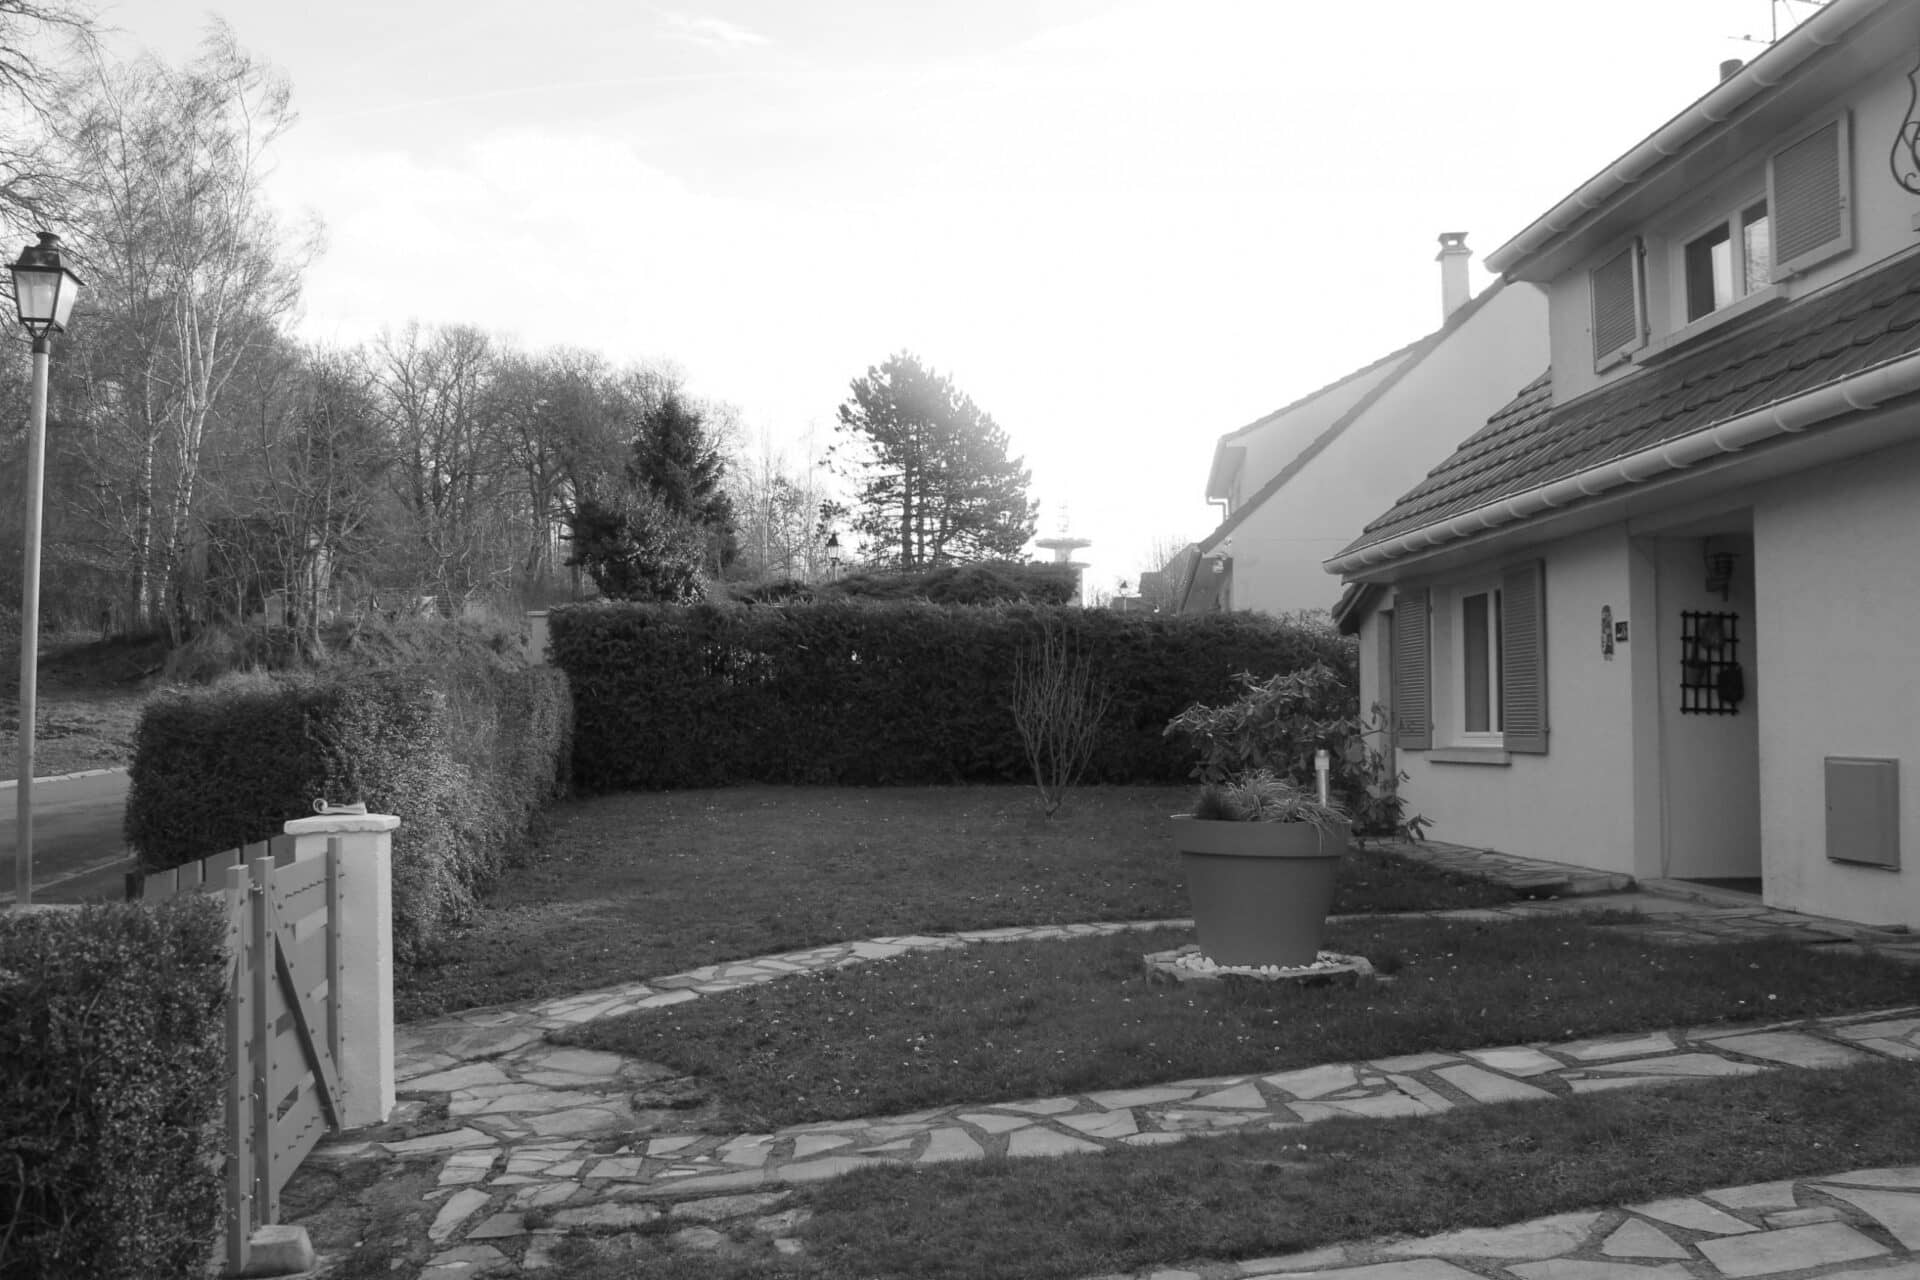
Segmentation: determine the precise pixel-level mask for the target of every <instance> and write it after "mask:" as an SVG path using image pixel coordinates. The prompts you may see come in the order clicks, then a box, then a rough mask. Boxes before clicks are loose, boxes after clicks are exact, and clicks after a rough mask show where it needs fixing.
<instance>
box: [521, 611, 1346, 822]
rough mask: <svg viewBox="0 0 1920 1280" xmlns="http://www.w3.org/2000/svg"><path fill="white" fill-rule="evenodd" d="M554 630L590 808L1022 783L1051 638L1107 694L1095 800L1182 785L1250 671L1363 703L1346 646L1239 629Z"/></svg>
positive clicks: (1328, 631) (879, 622) (1236, 617)
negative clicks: (623, 799) (1208, 723)
mask: <svg viewBox="0 0 1920 1280" xmlns="http://www.w3.org/2000/svg"><path fill="white" fill-rule="evenodd" d="M548 626H549V636H550V643H551V654H552V661H553V662H554V663H555V664H556V665H557V666H559V667H561V668H562V669H563V670H565V671H566V673H567V676H568V678H569V680H570V681H571V683H572V687H573V693H574V705H575V713H576V717H577V725H576V731H575V732H576V736H575V755H574V781H575V782H576V783H577V784H578V785H579V786H580V787H582V788H583V789H586V790H593V791H608V790H618V789H623V788H637V789H665V788H674V787H706V786H723V785H728V784H733V783H748V782H760V783H776V784H782V785H818V784H834V785H856V786H867V785H883V784H905V783H960V782H1023V781H1027V780H1028V778H1029V774H1028V765H1027V760H1026V756H1025V753H1024V750H1023V748H1022V746H1021V741H1020V735H1019V731H1018V728H1017V726H1016V724H1015V722H1014V718H1013V714H1012V710H1011V703H1012V698H1013V679H1014V671H1015V668H1016V665H1017V662H1018V659H1019V654H1020V652H1021V647H1022V645H1023V644H1032V643H1035V642H1038V641H1039V640H1040V639H1041V638H1042V637H1043V636H1044V635H1045V634H1046V633H1047V631H1048V629H1049V628H1052V629H1053V631H1054V632H1055V633H1056V634H1058V635H1059V636H1061V637H1063V638H1064V639H1065V641H1066V642H1068V643H1070V644H1071V645H1073V646H1074V647H1075V648H1076V649H1077V650H1078V651H1079V652H1082V653H1084V654H1086V655H1087V658H1088V660H1089V662H1090V664H1091V669H1092V670H1093V672H1094V673H1095V675H1096V677H1097V678H1098V679H1099V680H1100V681H1102V682H1103V683H1104V684H1105V685H1106V686H1107V688H1109V689H1110V690H1111V691H1112V693H1113V703H1112V707H1111V709H1110V710H1109V712H1108V714H1107V716H1106V718H1105V720H1104V721H1103V724H1102V731H1101V734H1100V739H1099V742H1098V744H1097V745H1096V747H1095V749H1094V752H1093V756H1092V759H1091V761H1090V762H1089V765H1088V768H1087V772H1086V780H1087V781H1089V782H1104V783H1116V784H1118V783H1155V782H1183V781H1185V780H1186V778H1187V775H1188V771H1189V769H1190V767H1191V761H1190V758H1189V756H1188V755H1187V753H1186V752H1185V751H1183V750H1182V749H1181V748H1180V747H1179V746H1178V745H1177V744H1174V743H1170V742H1168V741H1166V740H1165V739H1164V738H1163V737H1162V736H1161V731H1162V729H1163V727H1164V726H1165V725H1166V723H1167V721H1168V720H1169V719H1171V718H1172V717H1173V716H1175V715H1176V714H1178V713H1179V712H1180V711H1181V710H1183V709H1184V708H1186V707H1188V706H1190V705H1192V704H1193V703H1194V702H1196V701H1221V700H1224V699H1225V698H1227V697H1229V696H1231V695H1232V693H1233V691H1234V684H1233V677H1234V675H1235V674H1236V673H1238V672H1242V671H1253V672H1255V673H1259V674H1263V675H1271V674H1275V673H1279V672H1286V671H1294V670H1299V669H1302V668H1305V667H1310V666H1312V665H1313V664H1314V663H1316V662H1325V663H1327V664H1329V665H1330V666H1332V667H1333V668H1335V669H1336V670H1338V671H1340V672H1342V673H1344V674H1345V676H1346V678H1347V680H1346V685H1345V687H1344V688H1343V689H1342V690H1339V691H1336V692H1334V693H1331V694H1329V698H1330V700H1331V701H1332V702H1334V703H1336V704H1338V705H1337V706H1330V707H1329V708H1328V711H1327V715H1328V717H1329V718H1332V717H1335V716H1338V715H1340V714H1344V713H1345V710H1344V709H1350V708H1347V704H1349V703H1350V702H1351V701H1352V694H1351V692H1349V691H1350V690H1351V689H1352V687H1353V682H1352V673H1353V669H1354V647H1353V642H1352V641H1351V640H1349V639H1345V638H1343V637H1341V636H1339V635H1337V634H1336V633H1335V632H1334V631H1333V630H1332V628H1330V627H1325V626H1318V625H1314V624H1311V623H1300V622H1293V621H1276V620H1274V619H1270V618H1266V617H1263V616H1258V615H1254V614H1245V613H1233V614H1209V615H1203V616H1191V617H1182V616H1162V615H1153V614H1126V613H1119V612H1115V611H1111V610H1105V609H1080V608H1073V607H1056V606H1045V605H999V606H991V607H966V606H953V607H942V606H938V605H933V604H925V603H910V602H909V603H901V602H887V603H856V602H849V601H819V602H813V603H803V604H791V605H784V606H777V607H774V606H742V605H735V606H728V607H719V606H714V605H696V606H692V607H689V608H679V607H673V606H666V605H640V604H596V605H575V606H570V607H567V608H562V609H557V610H555V611H554V612H553V613H552V614H551V615H550V617H549V619H548Z"/></svg>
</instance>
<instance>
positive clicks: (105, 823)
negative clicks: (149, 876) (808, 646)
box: [0, 769, 132, 903]
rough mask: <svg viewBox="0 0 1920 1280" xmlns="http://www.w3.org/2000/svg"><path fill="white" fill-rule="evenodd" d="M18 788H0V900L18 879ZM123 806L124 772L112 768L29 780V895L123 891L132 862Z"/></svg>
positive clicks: (66, 898) (95, 895) (54, 897)
mask: <svg viewBox="0 0 1920 1280" xmlns="http://www.w3.org/2000/svg"><path fill="white" fill-rule="evenodd" d="M17 795H18V788H16V787H15V786H14V785H13V784H11V783H9V784H8V785H6V786H4V787H0V903H8V902H12V901H13V899H14V885H15V884H16V883H17V881H16V878H15V877H16V875H17V871H16V869H15V866H14V863H15V850H16V846H17V844H18V842H19V838H20V837H19V828H18V826H17V822H16V818H15V814H16V813H17V811H18V804H19V801H18V799H17ZM126 807H127V771H126V770H125V769H112V770H108V771H106V772H104V773H92V774H87V775H83V776H81V777H76V778H66V779H62V780H60V781H53V780H49V779H46V778H40V779H36V780H35V782H34V784H33V900H34V901H35V902H90V901H94V900H96V899H100V898H114V899H118V898H120V897H122V896H124V895H125V893H126V881H125V878H124V877H125V874H126V872H127V870H128V869H129V868H130V867H131V865H132V864H131V859H130V855H129V853H128V851H127V846H126V841H125V840H124V839H123V838H122V837H121V834H120V820H121V816H122V814H123V813H124V812H125V810H126Z"/></svg>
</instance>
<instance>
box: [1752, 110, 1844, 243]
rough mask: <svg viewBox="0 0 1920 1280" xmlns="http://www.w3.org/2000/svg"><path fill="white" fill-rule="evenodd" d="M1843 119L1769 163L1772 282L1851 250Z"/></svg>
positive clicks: (1777, 155) (1778, 153) (1785, 150)
mask: <svg viewBox="0 0 1920 1280" xmlns="http://www.w3.org/2000/svg"><path fill="white" fill-rule="evenodd" d="M1851 191H1852V169H1851V165H1850V163H1849V151H1848V128H1847V117H1846V116H1844V115H1843V116H1841V117H1839V118H1838V119H1835V120H1829V121H1827V123H1825V124H1823V125H1821V126H1820V127H1819V128H1818V129H1815V130H1814V131H1813V132H1811V133H1809V134H1807V135H1806V136H1805V137H1803V138H1801V139H1799V140H1798V141H1796V142H1794V143H1793V144H1792V145H1790V146H1788V147H1786V148H1784V149H1782V150H1780V151H1777V152H1775V153H1774V155H1773V158H1772V160H1770V161H1769V162H1768V164H1767V205H1768V207H1769V209H1770V210H1771V211H1772V221H1773V227H1772V233H1773V278H1774V279H1775V280H1780V279H1783V278H1785V277H1786V276H1788V275H1790V274H1792V273H1794V272H1796V271H1805V270H1806V269H1807V268H1808V267H1811V266H1813V265H1815V264H1816V263H1820V262H1824V261H1826V260H1827V259H1828V258H1831V257H1833V256H1835V255H1836V254H1841V253H1845V252H1846V251H1847V250H1849V249H1851V248H1853V202H1852V198H1851Z"/></svg>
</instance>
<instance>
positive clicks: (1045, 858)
mask: <svg viewBox="0 0 1920 1280" xmlns="http://www.w3.org/2000/svg"><path fill="white" fill-rule="evenodd" d="M1191 795H1192V792H1191V789H1189V788H1186V787H1090V788H1084V789H1082V790H1080V791H1077V792H1076V793H1075V794H1074V796H1073V798H1072V799H1071V800H1070V801H1069V802H1068V805H1067V807H1066V808H1065V809H1064V810H1063V811H1062V812H1061V813H1060V814H1059V815H1058V816H1056V817H1055V818H1054V819H1052V820H1051V821H1048V820H1047V819H1045V818H1043V817H1042V816H1041V815H1040V811H1039V808H1038V806H1037V804H1036V802H1035V799H1034V796H1033V792H1032V791H1031V789H1029V788H1024V787H890V788H884V789H855V788H781V787H740V788H733V789H728V790H718V791H675V792H654V793H628V794H621V795H611V796H600V797H596V798H590V799H586V800H581V801H576V802H573V803H569V804H564V805H561V806H559V807H558V808H556V809H554V810H552V811H551V812H550V814H549V815H548V821H547V826H546V829H545V831H544V832H543V833H542V834H541V836H540V838H539V839H538V841H537V843H536V845H535V847H534V849H533V851H532V855H531V856H530V857H529V859H528V860H527V861H526V863H525V864H524V865H522V866H519V867H517V868H515V869H513V870H511V871H510V872H509V873H508V874H507V876H506V877H505V878H504V879H503V880H502V882H501V883H500V884H499V885H498V886H497V887H496V888H495V889H494V890H493V891H492V892H491V893H490V894H489V896H488V897H487V900H486V902H485V903H484V905H483V906H482V908H481V910H480V912H479V914H478V915H477V916H476V918H475V919H474V920H473V921H472V922H471V923H470V924H469V925H468V926H467V927H465V928H463V929H460V930H457V931H455V932H453V933H452V934H450V935H449V936H448V937H446V938H445V939H444V940H443V941H442V942H441V943H440V944H439V945H437V946H436V947H435V948H434V949H433V950H432V951H430V952H429V953H428V954H427V955H426V956H424V957H423V958H422V959H421V960H420V961H419V962H418V963H416V964H414V965H412V966H411V967H409V968H406V969H403V970H402V971H401V972H400V973H399V974H398V975H397V979H396V984H395V985H396V1001H397V1005H398V1014H399V1017H400V1018H401V1020H402V1021H406V1020H409V1019H415V1018H421V1017H427V1016H431V1015H433V1014H437V1013H445V1012H451V1011H454V1010H458V1009H467V1008H474V1007H477V1006H483V1005H490V1004H499V1003H504V1002H507V1001H521V1000H533V999H540V998H543V997H548V996H555V995H563V994H568V993H572V992H578V991H590V990H593V989H595V988H598V987H606V986H613V985H616V984H618V983H622V982H634V981H639V980H641V979H644V978H648V977H653V976H658V975H662V974H668V973H676V972H680V971H682V970H686V969H692V968H696V967H698V966H700V965H705V964H711V963H714V962H716V961H722V960H739V959H745V958H748V957H751V956H756V955H765V954H768V953H771V952H777V951H788V950H795V949H799V948H803V947H809V946H817V945H819V944H821V943H827V942H840V941H846V940H849V939H857V938H871V937H881V936H886V935H889V934H903V933H926V932H946V931H952V930H958V929H981V928H993V927H996V926H1001V925H1022V924H1059V923H1075V922H1081V921H1093V920H1152V919H1169V918H1179V917H1184V916H1185V915H1186V914H1187V911H1188V907H1187V901H1186V890H1185V886H1184V881H1183V880H1182V879H1181V874H1180V862H1179V858H1178V856H1177V855H1176V854H1175V853H1174V852H1173V850H1172V848H1171V842H1170V838H1169V836H1168V834H1167V822H1166V816H1167V815H1168V814H1170V813H1175V812H1179V811H1181V810H1183V809H1185V808H1186V806H1187V803H1188V801H1189V800H1190V799H1191ZM1511 897H1512V895H1511V893H1510V892H1509V891H1507V890H1504V889H1501V888H1498V887H1495V886H1491V885H1487V884H1484V883H1481V882H1478V881H1474V880H1471V879H1467V878H1465V877H1461V876H1458V875H1454V874H1452V873H1449V872H1445V871H1442V870H1440V869H1438V868H1434V867H1430V866H1427V865H1424V864H1420V863H1414V862H1410V861H1407V860H1405V859H1401V858H1396V857H1393V856H1391V855H1388V854H1383V853H1379V852H1374V851H1358V852H1355V853H1354V854H1352V855H1351V856H1349V857H1348V859H1347V860H1346V863H1345V864H1344V866H1343V872H1342V879H1341V883H1340V887H1339V891H1338V897H1337V899H1336V901H1335V904H1334V910H1335V911H1336V912H1374V911H1406V910H1418V909H1446V908H1454V907H1471V906H1484V905H1487V904H1490V903H1495V902H1503V901H1507V900H1509V899H1510V898H1511Z"/></svg>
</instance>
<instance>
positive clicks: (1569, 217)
mask: <svg viewBox="0 0 1920 1280" xmlns="http://www.w3.org/2000/svg"><path fill="white" fill-rule="evenodd" d="M1886 3H1887V0H1832V2H1831V3H1830V4H1828V5H1826V7H1824V8H1822V9H1820V10H1819V11H1818V12H1816V13H1815V14H1813V16H1812V17H1810V18H1808V19H1807V20H1806V21H1805V22H1802V23H1801V24H1800V25H1799V26H1797V27H1795V28H1794V29H1793V30H1792V31H1790V32H1788V33H1787V34H1786V35H1784V36H1782V37H1781V38H1780V40H1779V42H1778V43H1776V44H1775V45H1773V46H1772V47H1771V48H1769V49H1768V50H1767V51H1766V52H1765V53H1762V54H1760V55H1759V56H1758V57H1756V58H1755V59H1754V60H1753V61H1751V62H1749V63H1747V65H1746V66H1744V67H1742V68H1740V70H1738V71H1736V72H1734V74H1733V75H1731V76H1729V77H1727V78H1726V79H1725V80H1722V81H1721V82H1720V83H1719V84H1718V85H1715V86H1714V87H1713V88H1712V89H1711V90H1709V91H1708V92H1707V93H1706V94H1705V95H1704V96H1702V97H1701V98H1700V99H1699V100H1698V101H1696V102H1695V103H1694V104H1693V105H1692V106H1690V107H1688V108H1687V109H1686V110H1684V111H1682V112H1681V113H1680V114H1679V115H1677V116H1675V117H1674V118H1673V119H1671V120H1669V121H1668V122H1667V123H1666V124H1665V125H1663V126H1661V128H1660V129H1659V130H1657V131H1656V132H1655V133H1653V134H1652V135H1651V136H1650V137H1648V138H1647V139H1646V140H1645V141H1643V142H1641V143H1640V144H1639V145H1638V146H1636V147H1634V148H1633V150H1631V151H1629V152H1627V153H1626V154H1625V155H1623V156H1621V157H1620V158H1619V159H1618V160H1615V161H1614V162H1613V163H1612V164H1611V165H1609V166H1608V167H1607V168H1606V169H1605V170H1603V171H1601V172H1600V173H1599V174H1597V175H1595V176H1594V177H1591V178H1589V179H1587V181H1586V182H1584V183H1582V184H1581V185H1580V186H1579V187H1578V188H1577V189H1576V190H1575V191H1574V193H1573V194H1572V195H1570V196H1568V197H1567V198H1566V199H1564V200H1562V201H1561V202H1560V203H1559V204H1557V205H1555V206H1553V208H1551V209H1549V210H1547V212H1546V213H1544V214H1542V215H1541V216H1540V217H1538V218H1536V219H1534V221H1533V223H1532V224H1531V225H1529V226H1528V227H1527V228H1526V229H1525V230H1524V231H1522V232H1521V233H1520V234H1519V235H1517V236H1515V237H1514V238H1513V239H1511V240H1509V241H1507V242H1506V243H1505V244H1503V245H1501V246H1500V247H1499V248H1498V249H1495V250H1494V251H1493V252H1492V253H1490V254H1488V255H1487V257H1486V265H1487V270H1489V271H1493V272H1496V273H1498V274H1500V275H1506V274H1508V273H1510V272H1512V271H1513V270H1514V269H1515V268H1516V267H1518V266H1519V265H1520V264H1521V263H1522V262H1523V261H1525V260H1526V259H1527V258H1530V257H1532V256H1533V255H1534V254H1536V253H1538V252H1539V251H1540V250H1542V249H1544V248H1545V247H1546V246H1547V245H1548V244H1549V243H1551V242H1552V241H1553V240H1555V239H1557V238H1558V237H1559V236H1561V235H1563V234H1564V233H1565V232H1567V231H1568V230H1569V229H1571V228H1573V227H1575V226H1577V225H1579V224H1580V223H1581V222H1582V221H1584V220H1585V219H1586V218H1587V217H1588V216H1589V215H1591V214H1593V213H1594V212H1596V211H1597V210H1599V209H1602V208H1604V207H1606V206H1607V205H1608V204H1611V203H1612V202H1613V201H1614V200H1616V199H1618V198H1619V196H1620V194H1621V193H1622V192H1624V191H1626V190H1627V189H1628V188H1629V187H1632V186H1634V185H1635V184H1636V183H1638V182H1640V181H1641V180H1642V179H1644V178H1646V177H1647V176H1648V175H1649V174H1650V173H1652V172H1653V171H1654V170H1655V169H1657V168H1658V167H1659V166H1660V165H1662V164H1664V163H1665V162H1666V161H1668V160H1670V159H1672V158H1673V157H1674V156H1676V155H1679V154H1680V153H1681V152H1683V151H1685V150H1686V149H1687V148H1688V147H1690V146H1691V145H1692V144H1693V143H1694V142H1695V141H1696V140H1697V139H1698V138H1699V137H1700V135H1701V134H1702V133H1704V132H1706V131H1707V130H1708V129H1710V128H1712V127H1713V126H1714V125H1717V124H1722V123H1724V122H1725V121H1727V120H1728V119H1730V118H1731V117H1732V116H1733V115H1734V114H1735V113H1736V112H1738V111H1739V110H1740V109H1741V108H1742V107H1744V106H1746V105H1747V104H1748V103H1749V102H1751V101H1753V100H1754V99H1755V98H1757V97H1759V96H1760V95H1761V94H1763V93H1765V92H1766V91H1767V90H1769V89H1771V88H1773V87H1774V86H1775V85H1777V84H1779V83H1780V82H1781V81H1782V80H1785V79H1786V78H1787V77H1788V76H1790V75H1792V74H1793V72H1794V70H1795V69H1796V68H1798V67H1799V66H1800V65H1801V64H1802V63H1804V62H1805V61H1807V59H1809V58H1811V57H1813V56H1814V55H1815V54H1816V53H1819V52H1820V51H1821V50H1823V49H1826V48H1829V47H1831V46H1833V45H1836V44H1838V43H1840V41H1841V40H1843V39H1845V38H1846V33H1847V32H1848V31H1849V30H1850V29H1852V28H1853V27H1855V26H1858V25H1859V24H1860V22H1861V21H1863V20H1864V19H1865V18H1867V17H1868V16H1869V15H1871V14H1872V13H1874V12H1875V11H1876V10H1878V9H1881V8H1883V7H1884V6H1885V5H1886Z"/></svg>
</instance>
